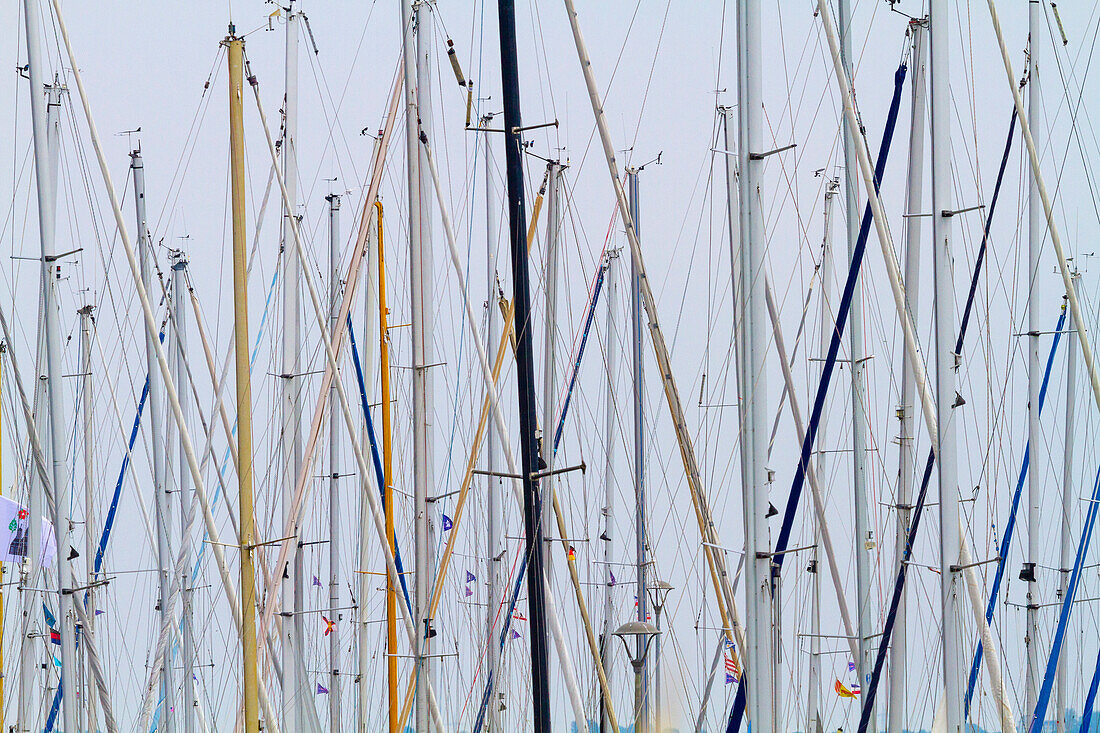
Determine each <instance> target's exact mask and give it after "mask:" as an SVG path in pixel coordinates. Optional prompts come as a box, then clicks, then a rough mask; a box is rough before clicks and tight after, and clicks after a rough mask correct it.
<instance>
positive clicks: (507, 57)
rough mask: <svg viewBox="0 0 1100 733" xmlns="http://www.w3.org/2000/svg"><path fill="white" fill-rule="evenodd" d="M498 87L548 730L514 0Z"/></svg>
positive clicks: (536, 630) (503, 11)
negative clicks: (505, 165)
mask: <svg viewBox="0 0 1100 733" xmlns="http://www.w3.org/2000/svg"><path fill="white" fill-rule="evenodd" d="M497 9H498V16H499V26H500V33H499V35H500V60H501V89H502V94H503V97H504V130H505V133H504V140H505V160H506V162H507V170H508V223H509V234H510V244H511V251H512V286H513V289H514V292H513V300H514V305H515V323H516V376H517V381H518V401H519V422H520V446H521V450H520V452H521V457H522V462H521V465H522V472H523V518H524V530H525V534H526V539H527V542H526V549H527V564H528V567H527V604H528V607H529V609H530V611H529V616H530V620H531V623H530V628H531V696H532V727H531V730H532V731H533V733H550V718H551V715H550V690H549V684H548V678H549V673H548V670H547V656H548V655H547V643H546V629H547V620H546V588H545V585H544V569H543V534H542V525H541V522H540V521H539V514H540V507H541V501H542V494H541V492H540V490H539V482H538V481H537V480H535V479H533V478H532V473H533V472H535V471H537V470H538V467H539V464H540V460H539V446H538V442H537V441H536V439H535V432H536V429H537V425H536V423H537V421H538V420H537V416H536V413H535V372H534V361H533V355H532V345H531V326H530V317H531V292H530V288H531V285H530V276H529V273H528V270H527V236H526V232H525V229H526V226H527V215H526V212H525V205H524V190H523V149H522V145H523V136H522V133H521V132H520V131H519V130H520V128H521V127H522V126H523V122H522V119H521V112H520V95H519V59H518V51H517V42H516V18H515V0H498V2H497Z"/></svg>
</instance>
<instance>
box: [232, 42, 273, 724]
mask: <svg viewBox="0 0 1100 733" xmlns="http://www.w3.org/2000/svg"><path fill="white" fill-rule="evenodd" d="M226 45H227V46H228V47H229V54H228V57H229V152H230V163H231V174H232V176H231V178H232V195H233V199H232V200H233V331H234V333H233V339H234V340H233V355H234V361H235V366H236V384H237V451H238V454H239V455H240V465H239V466H238V467H237V485H238V490H239V499H238V504H239V506H240V511H241V516H240V522H241V645H242V647H243V662H244V690H243V692H244V730H245V733H259V730H260V708H259V704H258V702H257V692H258V684H259V676H258V674H257V671H258V670H257V667H256V568H255V564H254V560H253V557H252V553H253V551H254V543H255V542H256V539H257V538H256V531H255V517H254V515H253V506H252V382H251V375H250V374H249V370H248V281H247V277H246V272H245V267H246V264H245V259H246V256H247V252H246V246H247V243H246V242H245V225H246V221H245V202H244V197H245V182H244V175H245V168H244V120H243V114H242V113H243V110H242V101H243V100H242V95H243V94H244V85H243V80H244V75H243V60H244V40H243V39H241V38H238V37H237V35H236V29H235V28H234V27H233V25H232V24H231V25H230V26H229V37H228V38H227V39H226ZM286 672H287V670H286V669H285V668H284V670H283V674H286Z"/></svg>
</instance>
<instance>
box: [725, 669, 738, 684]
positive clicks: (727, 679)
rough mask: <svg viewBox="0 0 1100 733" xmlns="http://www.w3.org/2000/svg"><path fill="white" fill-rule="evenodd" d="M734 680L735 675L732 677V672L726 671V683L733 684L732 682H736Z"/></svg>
mask: <svg viewBox="0 0 1100 733" xmlns="http://www.w3.org/2000/svg"><path fill="white" fill-rule="evenodd" d="M736 681H737V678H736V677H734V676H733V675H732V674H730V673H729V672H726V684H727V685H732V684H733V683H734V682H736Z"/></svg>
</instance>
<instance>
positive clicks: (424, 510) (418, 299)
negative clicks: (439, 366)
mask: <svg viewBox="0 0 1100 733" xmlns="http://www.w3.org/2000/svg"><path fill="white" fill-rule="evenodd" d="M427 20H428V15H427V12H426V10H425V5H424V3H423V2H415V3H414V0H401V29H402V41H403V44H404V64H405V79H404V83H405V107H406V109H405V145H406V153H407V156H406V159H407V167H406V173H407V176H408V194H409V270H410V278H409V281H410V282H409V285H410V289H411V295H410V301H411V309H410V310H411V319H410V320H411V329H410V330H411V335H412V352H413V353H412V357H413V364H412V366H413V501H414V504H415V517H414V530H413V535H414V537H413V541H414V545H415V550H416V564H415V571H414V575H413V579H414V581H415V582H414V599H413V611H414V613H413V615H414V617H415V619H416V648H415V649H414V650H413V654H414V655H415V656H416V663H417V669H418V670H419V673H418V674H420V675H424V676H425V677H426V678H427V680H428V683H429V684H426V685H417V686H416V713H415V725H414V729H415V730H417V731H424V732H425V733H427V731H429V730H430V729H429V727H428V726H429V704H428V687H429V686H430V685H431V684H432V683H433V682H434V667H435V665H434V664H433V663H432V658H431V637H432V636H433V635H434V632H433V630H432V625H431V619H429V618H427V617H426V615H427V613H428V606H429V603H430V602H431V590H432V580H433V579H432V549H433V544H434V543H433V542H432V535H433V531H432V525H433V522H432V517H431V516H430V515H429V512H428V492H429V491H430V490H431V488H432V487H433V486H434V481H433V478H432V475H433V474H432V457H431V440H430V435H431V432H432V431H431V422H432V410H431V405H432V401H431V373H430V371H431V357H432V331H431V307H430V306H429V305H428V302H427V301H428V300H429V299H430V297H431V290H432V285H433V283H432V275H431V273H432V269H431V256H430V252H431V246H430V242H431V228H430V220H431V216H430V211H431V209H430V204H429V203H428V198H429V196H430V194H431V189H430V188H428V187H427V186H426V185H425V171H426V169H427V163H426V162H425V160H424V154H423V153H422V151H421V146H420V144H419V135H420V131H421V130H422V129H423V131H424V132H425V134H427V135H429V139H430V135H431V127H430V124H429V123H430V120H429V117H430V111H431V110H430V109H429V108H428V107H427V101H428V86H429V78H430V77H429V65H428V63H427V55H428V53H429V47H430V38H428V37H427V34H426V33H422V32H421V31H422V30H424V29H426V28H427V24H426V21H427ZM422 24H423V25H422Z"/></svg>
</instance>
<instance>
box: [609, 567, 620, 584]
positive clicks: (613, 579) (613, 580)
mask: <svg viewBox="0 0 1100 733" xmlns="http://www.w3.org/2000/svg"><path fill="white" fill-rule="evenodd" d="M607 572H608V573H610V574H611V582H610V583H608V585H611V586H613V585H615V584H616V583H618V582H619V581H617V580H615V573H614V571H612V570H608V571H607Z"/></svg>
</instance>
